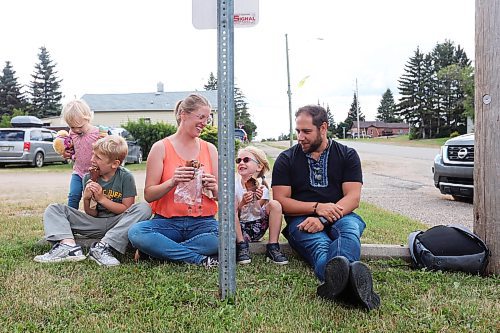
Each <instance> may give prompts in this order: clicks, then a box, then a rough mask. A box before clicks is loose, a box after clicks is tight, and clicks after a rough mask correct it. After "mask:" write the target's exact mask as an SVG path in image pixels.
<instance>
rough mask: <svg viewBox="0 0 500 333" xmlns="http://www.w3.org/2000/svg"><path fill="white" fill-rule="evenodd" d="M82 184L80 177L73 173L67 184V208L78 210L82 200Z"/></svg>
mask: <svg viewBox="0 0 500 333" xmlns="http://www.w3.org/2000/svg"><path fill="white" fill-rule="evenodd" d="M82 192H83V184H82V177H80V176H79V175H77V174H76V173H73V174H72V175H71V180H70V182H69V194H68V206H70V207H71V208H74V209H78V207H79V206H80V200H81V199H82Z"/></svg>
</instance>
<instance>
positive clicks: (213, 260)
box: [201, 256, 219, 268]
mask: <svg viewBox="0 0 500 333" xmlns="http://www.w3.org/2000/svg"><path fill="white" fill-rule="evenodd" d="M201 265H202V266H204V267H205V268H213V267H217V266H219V259H218V258H217V257H216V256H207V257H206V258H205V259H203V261H202V262H201Z"/></svg>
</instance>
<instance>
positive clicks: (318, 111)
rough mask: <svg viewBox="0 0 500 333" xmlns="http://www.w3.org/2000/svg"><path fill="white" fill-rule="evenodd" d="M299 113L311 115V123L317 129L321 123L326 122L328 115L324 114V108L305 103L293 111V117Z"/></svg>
mask: <svg viewBox="0 0 500 333" xmlns="http://www.w3.org/2000/svg"><path fill="white" fill-rule="evenodd" d="M301 113H307V114H308V115H310V116H311V117H312V123H313V125H314V126H316V127H317V128H318V129H319V128H320V127H321V125H322V124H323V123H327V124H328V115H327V114H326V110H325V108H323V107H321V106H319V105H306V106H303V107H301V108H299V109H298V110H297V112H295V118H297V117H298V116H299V115H300V114H301Z"/></svg>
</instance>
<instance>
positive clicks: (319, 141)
mask: <svg viewBox="0 0 500 333" xmlns="http://www.w3.org/2000/svg"><path fill="white" fill-rule="evenodd" d="M322 143H323V140H322V139H321V134H320V133H318V136H317V137H316V139H315V140H314V141H312V142H311V143H309V148H308V149H304V146H302V151H303V152H304V153H306V154H310V153H313V152H315V151H316V150H318V148H319V147H320V146H321V144H322Z"/></svg>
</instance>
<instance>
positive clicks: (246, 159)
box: [234, 156, 260, 164]
mask: <svg viewBox="0 0 500 333" xmlns="http://www.w3.org/2000/svg"><path fill="white" fill-rule="evenodd" d="M234 161H235V162H236V164H240V163H241V161H243V163H248V162H250V161H254V162H255V163H257V164H260V163H259V161H257V160H256V159H253V158H251V157H248V156H247V157H243V158H239V157H238V158H237V159H236V160H234Z"/></svg>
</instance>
